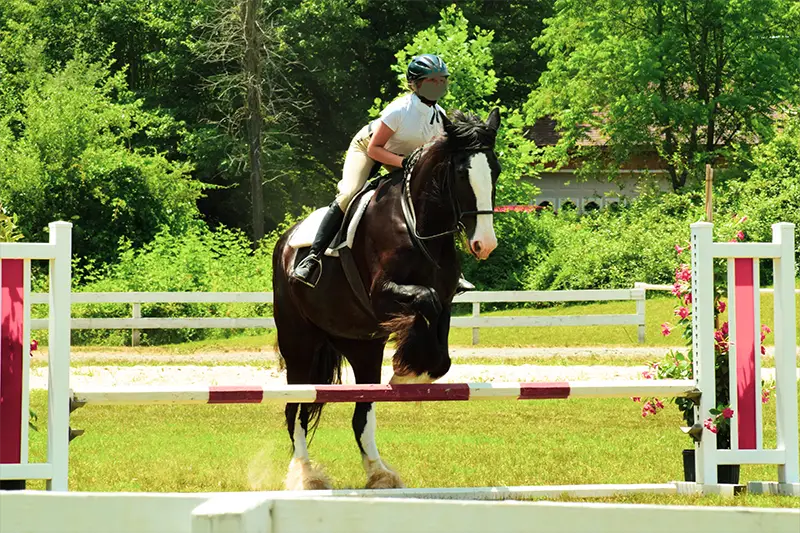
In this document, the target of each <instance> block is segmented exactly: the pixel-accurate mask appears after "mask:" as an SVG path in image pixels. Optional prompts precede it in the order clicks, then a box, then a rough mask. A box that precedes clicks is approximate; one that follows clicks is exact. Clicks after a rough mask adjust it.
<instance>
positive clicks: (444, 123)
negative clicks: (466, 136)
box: [439, 111, 453, 133]
mask: <svg viewBox="0 0 800 533" xmlns="http://www.w3.org/2000/svg"><path fill="white" fill-rule="evenodd" d="M439 117H441V119H442V126H444V131H445V133H449V132H450V129H451V128H452V127H453V122H452V121H451V120H450V119H449V118H447V115H446V114H445V113H443V112H442V111H439Z"/></svg>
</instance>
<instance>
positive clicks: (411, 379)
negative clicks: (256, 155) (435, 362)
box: [389, 372, 433, 385]
mask: <svg viewBox="0 0 800 533" xmlns="http://www.w3.org/2000/svg"><path fill="white" fill-rule="evenodd" d="M404 383H411V384H415V383H433V378H431V376H430V375H429V374H428V373H427V372H423V373H422V374H419V375H417V374H406V375H405V376H398V375H397V374H394V375H392V379H390V380H389V385H401V384H404Z"/></svg>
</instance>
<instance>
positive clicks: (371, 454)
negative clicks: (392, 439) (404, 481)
mask: <svg viewBox="0 0 800 533" xmlns="http://www.w3.org/2000/svg"><path fill="white" fill-rule="evenodd" d="M377 428H378V421H377V419H376V417H375V404H372V408H371V409H370V410H369V411H368V412H367V423H366V425H365V426H364V431H362V432H361V436H360V437H359V440H360V441H361V446H362V447H363V448H364V453H366V454H367V459H369V460H370V461H378V462H380V460H381V456H380V454H378V444H377V443H376V442H375V430H376V429H377ZM381 466H383V464H381Z"/></svg>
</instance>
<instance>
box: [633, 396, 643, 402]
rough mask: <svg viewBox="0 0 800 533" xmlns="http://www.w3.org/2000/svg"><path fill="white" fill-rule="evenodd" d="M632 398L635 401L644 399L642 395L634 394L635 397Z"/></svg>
mask: <svg viewBox="0 0 800 533" xmlns="http://www.w3.org/2000/svg"><path fill="white" fill-rule="evenodd" d="M631 400H633V401H634V402H637V403H638V402H641V401H642V397H641V396H634V397H633V398H631Z"/></svg>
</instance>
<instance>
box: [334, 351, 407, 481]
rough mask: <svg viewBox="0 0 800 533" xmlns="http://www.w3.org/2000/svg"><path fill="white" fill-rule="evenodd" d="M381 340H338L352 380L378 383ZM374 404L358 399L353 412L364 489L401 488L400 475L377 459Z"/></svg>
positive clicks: (381, 356) (360, 382)
mask: <svg viewBox="0 0 800 533" xmlns="http://www.w3.org/2000/svg"><path fill="white" fill-rule="evenodd" d="M385 344H386V341H385V340H377V341H372V342H364V341H350V340H340V341H339V342H338V346H340V347H341V348H342V349H343V351H344V353H345V354H347V357H348V361H350V366H352V368H353V374H354V376H355V378H356V383H359V384H367V383H380V382H381V366H382V363H383V348H384V346H385ZM375 407H376V406H375V404H373V403H372V402H358V403H356V406H355V410H354V411H353V434H354V435H355V438H356V443H357V444H358V449H359V451H360V452H361V462H362V464H363V465H364V471H365V472H366V474H367V485H366V488H368V489H393V488H401V487H403V486H404V485H403V482H402V481H400V476H399V475H397V473H396V472H395V471H394V470H392V469H391V468H390V467H389V466H388V465H387V464H386V463H384V462H383V459H381V456H380V454H379V453H378V444H377V441H376V439H375V433H376V431H377V427H378V423H377V418H376V416H375Z"/></svg>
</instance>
